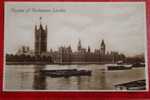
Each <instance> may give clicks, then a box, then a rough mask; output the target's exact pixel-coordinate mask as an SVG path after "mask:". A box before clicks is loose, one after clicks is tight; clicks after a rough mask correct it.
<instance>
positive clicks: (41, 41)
mask: <svg viewBox="0 0 150 100" xmlns="http://www.w3.org/2000/svg"><path fill="white" fill-rule="evenodd" d="M40 20H41V18H40ZM34 49H35V55H41V54H42V53H46V52H47V25H46V26H45V29H44V28H43V26H42V24H41V22H40V25H39V27H37V25H35V48H34Z"/></svg>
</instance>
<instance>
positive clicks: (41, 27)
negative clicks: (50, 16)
mask: <svg viewBox="0 0 150 100" xmlns="http://www.w3.org/2000/svg"><path fill="white" fill-rule="evenodd" d="M40 29H43V26H42V17H40Z"/></svg>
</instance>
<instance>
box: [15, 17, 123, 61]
mask: <svg viewBox="0 0 150 100" xmlns="http://www.w3.org/2000/svg"><path fill="white" fill-rule="evenodd" d="M48 35H50V34H48V28H47V25H46V26H45V27H44V26H43V25H42V23H41V17H40V25H35V28H34V38H35V39H34V50H30V48H29V47H28V46H22V47H21V48H20V49H19V50H18V51H17V53H16V55H18V56H19V55H27V56H30V57H34V59H37V58H36V57H48V58H50V61H51V62H52V63H78V62H80V63H82V62H83V63H109V62H114V61H118V60H123V59H124V58H125V56H124V55H123V54H119V53H118V52H114V51H111V52H108V51H107V52H106V44H105V41H104V40H102V41H101V43H100V44H99V48H98V49H95V50H94V51H93V52H92V51H91V48H90V46H88V47H87V48H83V46H82V41H81V40H80V39H79V40H78V43H77V51H74V52H73V51H72V48H71V45H69V46H61V47H59V48H58V50H55V51H54V50H52V49H49V50H47V39H48V38H47V37H48Z"/></svg>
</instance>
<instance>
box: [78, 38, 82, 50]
mask: <svg viewBox="0 0 150 100" xmlns="http://www.w3.org/2000/svg"><path fill="white" fill-rule="evenodd" d="M81 48H82V47H81V40H80V39H79V42H78V50H81Z"/></svg>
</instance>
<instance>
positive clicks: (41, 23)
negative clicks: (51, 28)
mask: <svg viewBox="0 0 150 100" xmlns="http://www.w3.org/2000/svg"><path fill="white" fill-rule="evenodd" d="M41 24H42V17H40V25H41Z"/></svg>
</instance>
